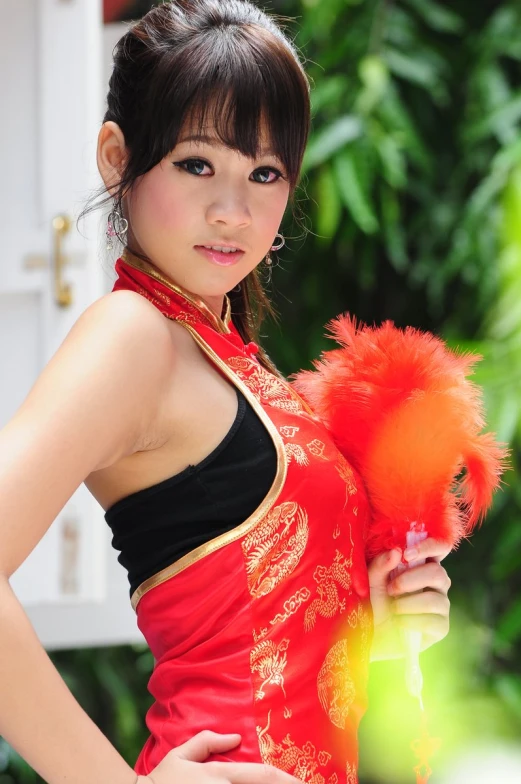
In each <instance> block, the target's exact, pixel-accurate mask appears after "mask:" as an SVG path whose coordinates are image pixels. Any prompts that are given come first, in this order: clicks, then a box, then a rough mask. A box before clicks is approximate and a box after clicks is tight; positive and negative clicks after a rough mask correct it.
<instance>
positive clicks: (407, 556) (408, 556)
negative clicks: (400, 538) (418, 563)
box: [403, 547, 419, 561]
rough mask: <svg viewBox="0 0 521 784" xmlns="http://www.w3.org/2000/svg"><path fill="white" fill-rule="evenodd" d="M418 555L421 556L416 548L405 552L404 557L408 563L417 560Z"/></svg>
mask: <svg viewBox="0 0 521 784" xmlns="http://www.w3.org/2000/svg"><path fill="white" fill-rule="evenodd" d="M417 555H419V551H418V550H417V549H416V547H411V548H410V549H408V550H406V551H405V552H404V554H403V557H404V558H405V560H406V561H412V559H413V558H416V556H417Z"/></svg>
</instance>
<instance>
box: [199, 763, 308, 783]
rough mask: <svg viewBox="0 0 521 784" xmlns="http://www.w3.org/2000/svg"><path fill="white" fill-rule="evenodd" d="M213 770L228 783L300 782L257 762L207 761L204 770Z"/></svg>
mask: <svg viewBox="0 0 521 784" xmlns="http://www.w3.org/2000/svg"><path fill="white" fill-rule="evenodd" d="M212 769H213V770H214V771H215V773H216V774H220V775H221V776H223V777H224V778H226V780H227V781H229V782H230V784H297V783H298V784H302V781H301V779H297V778H296V777H295V776H291V775H290V774H289V773H285V772H284V771H283V770H280V769H279V768H276V767H275V766H274V765H263V764H262V763H258V762H207V763H206V764H205V772H206V773H208V772H209V771H211V770H212Z"/></svg>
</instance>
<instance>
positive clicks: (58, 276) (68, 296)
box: [52, 215, 72, 308]
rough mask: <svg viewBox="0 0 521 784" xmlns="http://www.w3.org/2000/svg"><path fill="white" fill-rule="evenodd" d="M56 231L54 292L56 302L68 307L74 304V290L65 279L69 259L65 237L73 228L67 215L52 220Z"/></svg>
mask: <svg viewBox="0 0 521 784" xmlns="http://www.w3.org/2000/svg"><path fill="white" fill-rule="evenodd" d="M52 228H53V233H54V247H53V266H54V292H55V294H54V295H55V298H56V304H57V305H59V306H60V307H62V308H67V307H69V306H70V305H71V304H72V291H71V287H70V284H69V283H66V282H65V281H64V280H63V268H64V266H65V265H66V264H67V263H68V259H67V257H66V256H65V254H64V252H63V238H64V237H65V235H66V234H67V233H68V232H69V231H70V229H71V220H70V218H68V217H67V215H56V217H55V218H53V221H52Z"/></svg>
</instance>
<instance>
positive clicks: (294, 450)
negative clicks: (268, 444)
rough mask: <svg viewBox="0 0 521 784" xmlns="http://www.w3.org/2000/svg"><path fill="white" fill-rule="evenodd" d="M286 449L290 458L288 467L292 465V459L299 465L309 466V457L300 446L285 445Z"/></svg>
mask: <svg viewBox="0 0 521 784" xmlns="http://www.w3.org/2000/svg"><path fill="white" fill-rule="evenodd" d="M284 449H285V450H286V455H287V457H288V465H289V464H290V463H291V460H292V458H295V461H296V462H297V463H298V465H301V466H307V465H309V457H308V456H307V455H306V452H305V450H304V449H303V448H302V447H301V446H300V444H284Z"/></svg>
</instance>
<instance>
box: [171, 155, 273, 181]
mask: <svg viewBox="0 0 521 784" xmlns="http://www.w3.org/2000/svg"><path fill="white" fill-rule="evenodd" d="M192 163H203V164H204V165H205V166H210V167H211V164H210V163H208V161H205V160H204V159H203V158H185V160H183V161H177V162H176V163H174V164H173V165H174V166H177V168H179V169H181V170H182V171H185V172H187V174H192V175H193V176H199V175H200V172H199V173H198V174H195V173H194V172H191V171H188V168H187V167H188V166H189V165H190V164H192ZM266 171H271V172H273V173H274V174H276V175H277V179H276V180H271V182H269V181H268V182H259V181H258V180H256V181H255V182H257V184H258V185H273V183H275V182H278V180H279V179H283V180H284V179H286V178H285V177H284V175H283V173H282V172H281V171H279V169H276V168H275V167H274V166H261V167H260V168H258V169H256V170H255V172H254V174H255V173H256V172H266Z"/></svg>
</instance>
